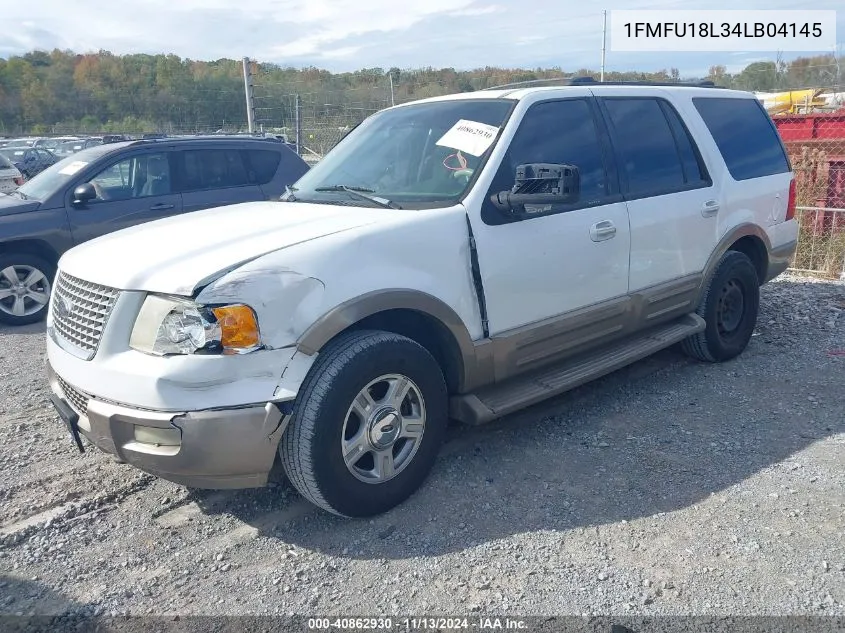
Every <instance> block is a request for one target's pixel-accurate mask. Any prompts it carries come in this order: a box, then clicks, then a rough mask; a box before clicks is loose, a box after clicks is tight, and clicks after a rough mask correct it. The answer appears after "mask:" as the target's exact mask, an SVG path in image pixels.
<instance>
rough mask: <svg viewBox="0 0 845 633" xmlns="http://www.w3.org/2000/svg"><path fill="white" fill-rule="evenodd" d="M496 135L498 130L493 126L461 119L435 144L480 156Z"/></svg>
mask: <svg viewBox="0 0 845 633" xmlns="http://www.w3.org/2000/svg"><path fill="white" fill-rule="evenodd" d="M498 133H499V128H497V127H496V126H494V125H487V124H486V123H479V122H478V121H467V120H466V119H461V120H460V121H458V122H457V123H455V125H453V126H452V128H451V129H450V130H449V131H448V132H446V134H444V135H443V136H441V137H440V140H439V141H437V143H436V144H437V145H440V146H442V147H450V148H452V149H457V150H460V151H462V152H466V153H467V154H472V155H473V156H481V155H482V154H483V153H484V152H486V151H487V148H489V147H490V145H492V144H493V141H495V140H496V134H498Z"/></svg>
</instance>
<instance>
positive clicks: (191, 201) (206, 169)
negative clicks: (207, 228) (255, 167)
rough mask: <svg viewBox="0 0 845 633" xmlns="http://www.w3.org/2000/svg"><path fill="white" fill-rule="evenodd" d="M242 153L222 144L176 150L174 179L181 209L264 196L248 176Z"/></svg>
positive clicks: (222, 204) (196, 209) (192, 208)
mask: <svg viewBox="0 0 845 633" xmlns="http://www.w3.org/2000/svg"><path fill="white" fill-rule="evenodd" d="M244 153H245V152H244V151H242V150H240V149H237V148H222V147H217V148H208V149H186V150H182V151H179V152H177V165H176V168H177V172H176V173H177V182H178V186H179V191H180V192H181V193H182V203H183V209H184V211H185V212H190V211H199V210H200V209H208V208H211V207H218V206H224V205H229V204H236V203H239V202H250V201H253V200H263V199H264V193H263V192H262V191H261V188H260V187H259V185H258V183H257V182H256V181H255V179H251V178H250V172H249V170H248V165H247V163H246V161H245V157H244Z"/></svg>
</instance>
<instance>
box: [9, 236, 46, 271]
mask: <svg viewBox="0 0 845 633" xmlns="http://www.w3.org/2000/svg"><path fill="white" fill-rule="evenodd" d="M6 253H28V254H30V255H37V256H38V257H43V258H44V259H46V260H47V261H48V262H50V263H51V264H53V265H54V266H55V265H56V264H57V263H58V262H59V254H58V253H57V252H56V251H55V250H54V249H53V248H52V247H51V246H50V245H48V244H47V243H46V242H42V241H41V240H16V241H12V242H2V243H0V254H2V255H5V254H6Z"/></svg>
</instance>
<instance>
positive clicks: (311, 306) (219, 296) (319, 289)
mask: <svg viewBox="0 0 845 633" xmlns="http://www.w3.org/2000/svg"><path fill="white" fill-rule="evenodd" d="M324 292H325V284H324V283H323V282H322V281H320V280H319V279H316V278H315V277H309V276H307V275H303V274H300V273H298V272H296V271H294V270H291V269H289V268H281V267H280V268H253V269H248V270H235V271H232V272H230V273H227V274H226V275H223V276H222V277H220V278H219V279H217V280H215V281H214V282H212V283H211V284H209V285H208V286H206V287H205V288H203V289H202V290H201V291H200V293H199V294H198V295H197V297H196V301H198V302H199V303H202V304H215V303H236V302H237V303H244V304H246V305H248V306H250V307H251V308H252V309H253V310H255V312H256V314H257V315H258V324H259V327H260V328H261V340H262V343H263V345H264V346H265V347H267V348H270V349H278V348H281V347H286V346H289V345H293V344H294V343H295V342H296V339H297V337H298V335H299V334H300V333H301V332H303V331H304V330H305V329H307V327H308V326H309V325H310V324H311V322H312V320H313V315H314V314H315V313H316V312H318V311H319V308H320V304H321V301H322V299H323V293H324Z"/></svg>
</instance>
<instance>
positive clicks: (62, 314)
mask: <svg viewBox="0 0 845 633" xmlns="http://www.w3.org/2000/svg"><path fill="white" fill-rule="evenodd" d="M71 312H73V301H71V300H70V299H69V298H68V297H59V300H58V301H57V302H56V315H57V316H58V317H59V318H62V319H66V318H68V317H69V316H70V313H71Z"/></svg>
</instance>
